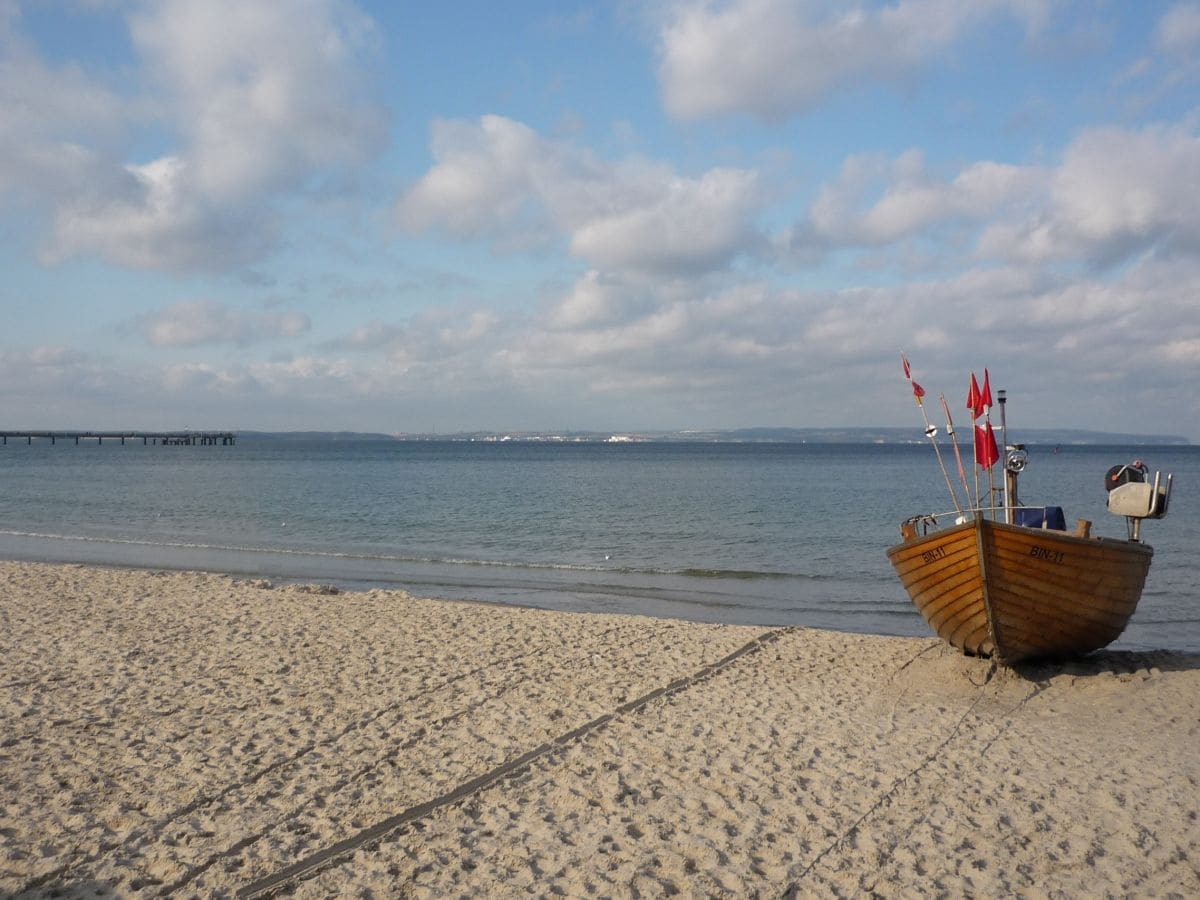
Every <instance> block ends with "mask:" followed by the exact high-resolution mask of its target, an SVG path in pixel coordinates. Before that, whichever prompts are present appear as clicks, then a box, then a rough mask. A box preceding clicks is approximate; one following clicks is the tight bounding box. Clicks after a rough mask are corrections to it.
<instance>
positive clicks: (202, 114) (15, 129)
mask: <svg viewBox="0 0 1200 900" xmlns="http://www.w3.org/2000/svg"><path fill="white" fill-rule="evenodd" d="M128 19H129V25H130V34H131V39H132V44H133V47H134V49H135V51H136V52H137V53H138V54H139V61H140V64H141V68H140V69H136V70H135V71H134V74H135V75H137V76H139V77H140V78H141V80H142V82H143V83H144V84H145V85H146V86H147V87H146V92H145V93H144V94H141V95H138V96H130V97H118V96H116V95H115V94H113V93H112V92H109V91H106V90H105V89H104V88H103V87H102V86H97V85H96V84H95V82H94V80H92V79H89V78H88V77H86V76H85V75H84V74H83V73H81V72H80V71H78V70H77V69H75V68H73V67H63V68H59V69H55V68H52V67H50V66H49V65H47V64H46V63H45V62H44V61H42V59H41V58H40V57H39V56H38V54H37V52H36V48H34V47H33V45H32V44H31V43H30V42H29V41H28V40H26V39H23V38H22V37H21V35H19V34H18V33H16V32H15V31H14V27H13V26H12V25H11V24H10V26H9V33H8V35H7V36H4V35H3V33H0V77H2V79H3V83H4V84H5V87H6V90H4V91H0V198H2V196H3V192H4V191H5V190H6V189H7V190H8V191H10V192H11V191H14V190H16V189H17V188H16V187H14V186H19V188H20V190H21V191H22V194H23V196H24V197H25V198H26V201H27V202H29V201H31V200H32V201H33V202H40V203H42V204H44V205H45V206H46V207H47V208H48V209H49V210H50V212H51V214H52V218H53V221H54V225H53V229H52V236H51V238H50V240H49V241H48V243H47V245H46V246H45V248H44V251H43V257H44V259H45V260H46V261H48V262H58V261H61V260H63V259H66V258H68V257H71V256H75V255H79V254H97V255H99V256H102V257H104V258H106V259H108V260H110V261H112V262H116V263H118V264H120V265H123V266H129V267H134V268H147V269H174V270H197V269H212V270H227V269H231V268H235V267H237V266H239V265H242V264H244V263H247V262H249V261H252V260H255V259H257V258H260V257H262V256H263V255H264V254H265V253H266V252H267V251H268V250H269V249H270V248H271V247H272V246H273V244H274V242H275V239H276V237H277V229H278V225H279V222H278V218H277V216H278V212H277V208H276V201H277V200H278V199H279V198H280V196H281V195H283V194H287V193H294V192H302V191H304V190H305V189H306V188H307V187H309V185H310V183H311V181H312V180H313V179H319V178H320V177H321V176H323V175H326V174H328V173H330V172H333V171H336V170H337V169H339V168H343V167H352V166H355V165H358V164H359V163H361V162H362V161H364V160H365V159H366V158H367V157H369V156H370V155H371V154H373V153H374V152H375V151H376V150H377V149H378V148H379V147H381V146H382V143H383V141H384V139H385V137H386V118H385V116H384V114H383V113H382V111H381V108H380V107H379V106H378V105H377V104H376V103H374V101H373V99H372V98H371V95H370V93H369V91H368V90H367V89H366V85H365V82H364V80H363V78H362V71H361V69H362V63H361V59H362V57H363V56H364V55H366V54H368V53H369V50H370V45H371V29H372V26H371V22H370V20H369V19H367V18H366V17H365V16H364V15H362V14H361V13H360V12H358V11H357V9H356V8H355V7H354V6H353V5H351V4H350V3H347V2H343V0H301V2H299V3H295V4H289V5H286V6H277V5H273V4H247V3H240V2H237V0H164V2H160V3H152V4H151V3H147V4H141V5H138V6H137V7H135V8H134V11H133V12H131V13H130V14H129V16H128ZM141 126H154V128H155V133H154V139H155V141H156V142H161V141H162V140H163V138H164V137H165V138H166V141H167V142H168V144H174V147H173V149H172V150H171V151H170V152H167V153H164V154H163V155H161V156H158V157H157V158H154V159H150V160H130V159H126V160H124V161H122V160H121V154H122V153H126V154H127V153H128V150H127V148H126V145H127V144H132V143H133V141H134V140H135V139H136V138H137V137H138V136H139V134H140V133H141V132H139V131H138V130H137V129H138V128H139V127H141Z"/></svg>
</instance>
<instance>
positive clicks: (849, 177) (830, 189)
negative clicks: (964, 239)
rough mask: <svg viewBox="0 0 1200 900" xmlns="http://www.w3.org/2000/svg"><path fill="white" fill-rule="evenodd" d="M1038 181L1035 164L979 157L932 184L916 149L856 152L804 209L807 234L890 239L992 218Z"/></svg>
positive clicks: (876, 241)
mask: <svg viewBox="0 0 1200 900" xmlns="http://www.w3.org/2000/svg"><path fill="white" fill-rule="evenodd" d="M1044 181H1045V174H1044V173H1043V172H1042V171H1040V170H1038V169H1036V168H1021V167H1018V166H1011V165H1003V164H1000V163H994V162H987V161H985V162H978V163H974V164H972V165H970V166H968V167H967V168H965V169H963V170H962V171H961V172H960V173H959V174H958V175H956V176H955V177H954V178H953V179H951V180H949V181H939V180H937V179H936V178H935V177H934V176H933V175H932V174H931V173H929V172H928V170H927V169H926V166H925V160H924V156H923V155H922V154H921V153H920V152H918V151H910V152H908V153H905V154H903V155H901V156H900V157H898V158H897V159H895V160H887V159H884V158H882V157H879V156H860V155H856V156H852V157H850V158H849V159H847V160H846V162H845V163H844V164H843V165H842V169H841V171H840V173H839V175H838V178H837V180H836V181H835V182H834V183H833V184H831V185H827V186H826V187H824V188H822V189H821V191H820V192H819V194H818V196H817V199H816V201H815V202H814V203H813V206H812V209H811V211H810V215H811V224H812V231H813V233H814V234H816V235H818V236H820V237H821V238H822V239H823V240H825V241H827V242H838V243H855V244H868V245H869V244H886V243H891V242H894V241H899V240H904V239H906V238H910V237H914V236H916V235H917V234H919V233H920V232H921V231H923V230H925V229H927V228H930V227H934V226H938V225H941V224H944V223H946V222H950V221H955V220H966V221H968V222H974V221H981V220H984V219H986V218H988V217H991V216H994V215H996V214H997V213H998V212H999V211H1001V210H1003V209H1004V208H1005V207H1006V206H1008V205H1010V204H1013V203H1019V202H1022V201H1024V200H1025V199H1026V198H1027V197H1028V196H1029V195H1030V193H1031V192H1032V191H1034V190H1036V189H1037V188H1038V187H1039V185H1041V184H1042V183H1043V182H1044Z"/></svg>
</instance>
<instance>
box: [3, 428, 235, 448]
mask: <svg viewBox="0 0 1200 900" xmlns="http://www.w3.org/2000/svg"><path fill="white" fill-rule="evenodd" d="M9 438H13V439H15V440H21V439H22V438H24V439H25V443H26V444H32V443H33V440H34V438H37V439H38V440H39V441H44V440H48V441H50V443H51V444H55V443H57V442H58V441H70V440H73V441H75V443H76V444H78V443H79V442H80V441H95V442H96V443H97V444H103V443H104V442H105V441H120V442H121V443H122V444H124V443H125V442H126V441H127V440H130V441H136V440H141V442H142V444H143V445H150V444H156V445H159V446H163V447H169V446H181V445H184V446H194V445H199V446H216V445H217V444H221V445H224V446H229V445H232V444H236V443H237V433H236V432H233V431H0V441H2V442H3V443H4V444H7V443H8V439H9Z"/></svg>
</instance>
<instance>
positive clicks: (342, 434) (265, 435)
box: [237, 431, 396, 441]
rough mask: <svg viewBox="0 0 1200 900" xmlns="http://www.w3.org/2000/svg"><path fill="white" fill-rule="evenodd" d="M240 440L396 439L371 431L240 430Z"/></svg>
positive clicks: (391, 435)
mask: <svg viewBox="0 0 1200 900" xmlns="http://www.w3.org/2000/svg"><path fill="white" fill-rule="evenodd" d="M237 436H238V440H239V441H243V440H244V441H262V440H267V441H394V440H396V436H395V435H393V434H379V433H376V432H370V431H239V432H238V433H237Z"/></svg>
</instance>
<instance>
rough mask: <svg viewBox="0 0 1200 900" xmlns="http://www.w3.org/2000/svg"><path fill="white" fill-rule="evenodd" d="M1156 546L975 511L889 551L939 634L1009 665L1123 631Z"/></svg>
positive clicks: (1101, 642)
mask: <svg viewBox="0 0 1200 900" xmlns="http://www.w3.org/2000/svg"><path fill="white" fill-rule="evenodd" d="M1153 556H1154V551H1153V550H1152V549H1151V548H1150V547H1148V546H1146V545H1145V544H1140V543H1135V542H1132V541H1117V540H1107V539H1103V538H1100V539H1097V538H1084V537H1078V536H1076V535H1072V534H1068V533H1066V532H1062V531H1050V530H1045V529H1040V528H1024V527H1020V526H1016V525H1006V524H1004V523H1002V522H994V521H992V520H990V519H983V518H980V519H976V520H974V521H971V522H967V523H965V524H962V525H956V526H953V527H951V528H946V529H943V530H941V531H936V532H932V533H930V534H927V535H924V536H921V537H916V538H913V539H911V540H908V541H905V542H904V543H902V544H898V545H896V546H895V547H892V548H891V549H890V550H888V559H890V560H891V563H892V566H893V568H895V570H896V573H897V574H898V575H899V576H900V581H901V583H902V584H903V585H904V589H905V590H906V591H907V592H908V595H909V597H911V598H912V601H913V603H914V604H915V605H916V607H917V609H918V610H919V611H920V613H921V615H922V616H923V617H924V619H925V621H926V622H928V623H929V626H930V628H932V629H933V630H934V631H935V632H936V633H937V634H938V636H939V637H941V638H942V639H943V640H944V641H946V642H947V643H949V644H951V645H952V646H954V647H957V648H958V649H960V650H962V651H963V652H964V653H966V654H968V655H971V656H992V657H995V658H996V659H998V660H999V661H1000V662H1003V663H1006V664H1008V665H1013V664H1015V663H1019V662H1022V661H1024V660H1028V659H1035V658H1038V657H1059V656H1070V655H1076V654H1082V653H1088V652H1090V651H1092V650H1098V649H1099V648H1101V647H1104V646H1106V645H1108V644H1110V643H1111V642H1112V641H1114V640H1116V638H1117V637H1118V636H1119V635H1120V634H1121V632H1122V631H1124V630H1125V626H1126V624H1128V622H1129V618H1130V616H1132V615H1133V611H1134V609H1135V608H1136V607H1137V603H1138V600H1139V599H1140V598H1141V595H1142V587H1143V585H1144V584H1145V582H1146V574H1147V573H1148V572H1149V570H1150V560H1151V558H1152V557H1153Z"/></svg>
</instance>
